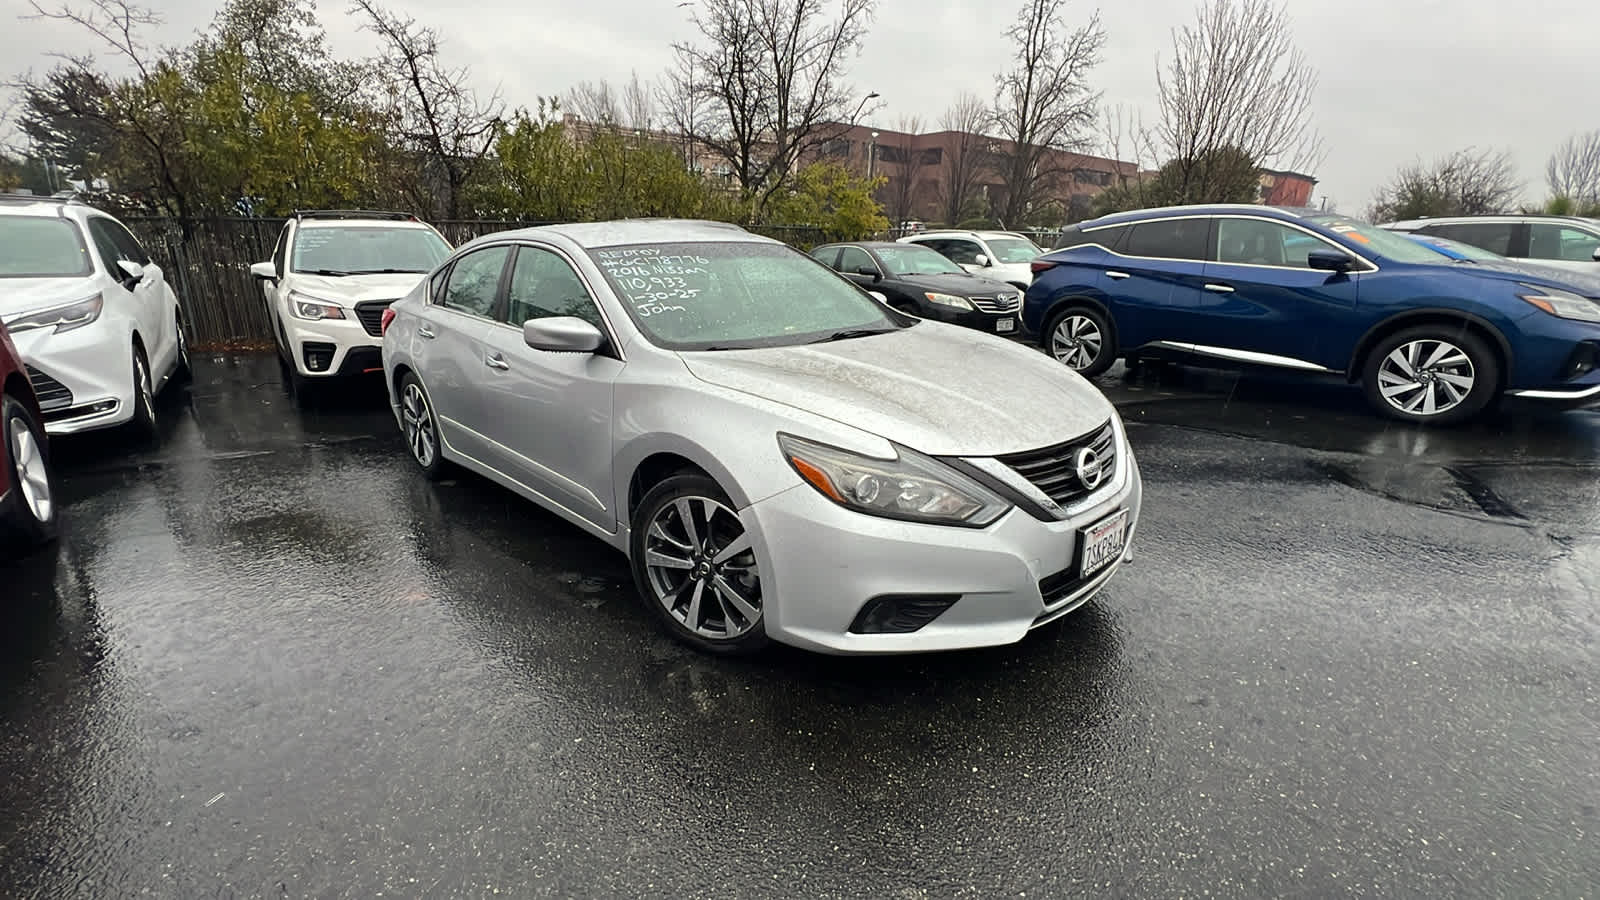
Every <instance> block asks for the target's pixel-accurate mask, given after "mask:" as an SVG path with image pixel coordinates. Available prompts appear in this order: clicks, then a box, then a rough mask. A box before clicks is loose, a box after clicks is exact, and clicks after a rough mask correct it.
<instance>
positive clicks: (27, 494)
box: [10, 418, 55, 523]
mask: <svg viewBox="0 0 1600 900" xmlns="http://www.w3.org/2000/svg"><path fill="white" fill-rule="evenodd" d="M10 430H11V454H12V460H11V464H12V466H13V467H14V468H15V469H16V472H17V486H18V488H20V489H21V490H22V500H23V502H24V503H26V504H27V505H28V512H30V513H32V514H33V520H34V521H35V522H40V523H47V522H49V521H50V520H51V516H52V515H53V514H54V511H55V501H54V500H53V499H52V497H51V495H50V472H49V470H48V469H47V468H46V465H47V464H46V462H45V459H44V451H43V449H42V448H41V447H40V446H39V442H38V441H37V440H35V439H34V436H33V429H31V428H29V427H28V423H27V421H26V420H24V419H20V418H14V419H12V420H11V428H10Z"/></svg>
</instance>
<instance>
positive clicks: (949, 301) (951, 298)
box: [922, 291, 972, 309]
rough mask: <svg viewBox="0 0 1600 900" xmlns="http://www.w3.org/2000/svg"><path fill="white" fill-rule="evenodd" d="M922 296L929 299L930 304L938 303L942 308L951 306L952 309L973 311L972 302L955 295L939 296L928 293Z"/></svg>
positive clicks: (931, 292)
mask: <svg viewBox="0 0 1600 900" xmlns="http://www.w3.org/2000/svg"><path fill="white" fill-rule="evenodd" d="M922 296H924V297H927V298H928V302H929V303H937V304H939V305H940V306H949V307H952V308H954V309H971V308H972V301H971V300H968V299H967V298H965V297H957V296H956V295H954V294H937V293H934V292H933V291H928V292H927V293H925V294H923V295H922Z"/></svg>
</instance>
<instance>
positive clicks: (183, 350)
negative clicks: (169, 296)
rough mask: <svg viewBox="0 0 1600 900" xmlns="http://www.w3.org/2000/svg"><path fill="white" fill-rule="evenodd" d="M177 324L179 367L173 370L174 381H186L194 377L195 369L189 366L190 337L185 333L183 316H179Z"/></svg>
mask: <svg viewBox="0 0 1600 900" xmlns="http://www.w3.org/2000/svg"><path fill="white" fill-rule="evenodd" d="M175 324H176V326H177V329H178V365H177V367H176V368H175V369H173V370H172V380H173V381H180V380H181V381H186V380H188V379H189V378H191V377H192V376H193V375H194V369H193V367H191V366H190V365H189V336H188V335H187V334H185V333H184V331H183V316H177V318H176V319H175Z"/></svg>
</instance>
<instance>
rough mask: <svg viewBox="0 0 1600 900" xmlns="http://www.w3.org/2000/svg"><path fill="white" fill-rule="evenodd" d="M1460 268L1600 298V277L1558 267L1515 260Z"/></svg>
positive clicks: (1468, 264) (1475, 264)
mask: <svg viewBox="0 0 1600 900" xmlns="http://www.w3.org/2000/svg"><path fill="white" fill-rule="evenodd" d="M1459 267H1460V268H1461V269H1462V270H1466V271H1473V272H1479V273H1481V274H1484V275H1490V276H1492V277H1498V278H1504V279H1507V280H1510V281H1527V282H1532V283H1534V284H1543V285H1549V286H1551V287H1564V288H1566V289H1567V290H1569V291H1575V292H1577V293H1579V294H1582V295H1583V296H1585V297H1594V298H1600V276H1596V275H1589V274H1587V273H1584V272H1574V271H1571V270H1569V269H1561V268H1557V267H1556V266H1542V265H1539V264H1538V263H1525V262H1516V261H1514V260H1507V261H1504V262H1502V261H1500V260H1487V261H1483V262H1471V263H1461V264H1459Z"/></svg>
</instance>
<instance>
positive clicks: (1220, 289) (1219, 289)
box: [1206, 284, 1233, 294]
mask: <svg viewBox="0 0 1600 900" xmlns="http://www.w3.org/2000/svg"><path fill="white" fill-rule="evenodd" d="M1206 290H1208V291H1210V292H1211V293H1213V294H1231V293H1233V288H1231V287H1228V286H1227V285H1225V284H1207V285H1206Z"/></svg>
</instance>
